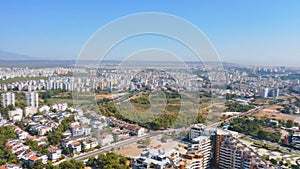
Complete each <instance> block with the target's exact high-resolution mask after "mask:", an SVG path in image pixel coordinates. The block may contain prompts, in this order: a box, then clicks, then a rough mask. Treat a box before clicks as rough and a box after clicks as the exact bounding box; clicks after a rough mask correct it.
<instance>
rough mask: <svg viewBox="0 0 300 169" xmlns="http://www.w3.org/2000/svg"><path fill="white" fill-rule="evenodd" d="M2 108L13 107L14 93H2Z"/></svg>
mask: <svg viewBox="0 0 300 169" xmlns="http://www.w3.org/2000/svg"><path fill="white" fill-rule="evenodd" d="M1 96H2V106H3V107H7V106H9V105H12V106H15V94H14V93H2V94H1Z"/></svg>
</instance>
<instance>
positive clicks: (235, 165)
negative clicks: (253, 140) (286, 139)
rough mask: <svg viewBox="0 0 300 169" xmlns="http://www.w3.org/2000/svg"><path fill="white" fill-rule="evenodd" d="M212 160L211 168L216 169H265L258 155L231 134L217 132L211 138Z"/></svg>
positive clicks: (265, 166) (265, 163)
mask: <svg viewBox="0 0 300 169" xmlns="http://www.w3.org/2000/svg"><path fill="white" fill-rule="evenodd" d="M212 140H213V151H212V152H213V158H212V161H211V162H212V164H211V168H218V169H227V168H231V169H240V168H243V169H253V168H256V169H266V168H268V164H267V162H265V161H264V160H263V159H262V158H261V157H260V156H259V155H258V154H256V153H255V152H254V151H253V150H251V149H250V148H248V147H247V146H246V145H245V144H243V143H242V142H240V141H239V139H237V138H236V137H234V136H233V135H232V133H230V132H227V131H223V130H217V131H216V132H215V135H214V136H213V137H212Z"/></svg>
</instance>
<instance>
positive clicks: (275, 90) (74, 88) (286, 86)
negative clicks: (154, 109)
mask: <svg viewBox="0 0 300 169" xmlns="http://www.w3.org/2000/svg"><path fill="white" fill-rule="evenodd" d="M195 65H197V64H194V63H193V64H192V65H191V66H190V67H192V68H191V69H190V70H189V72H186V71H184V69H182V68H180V67H176V68H174V67H173V68H159V69H158V68H155V67H152V68H151V69H150V68H149V69H145V70H143V71H142V69H141V67H139V66H136V67H134V66H132V67H131V68H130V69H129V68H127V69H122V71H119V70H118V69H113V67H115V66H116V65H111V64H109V65H102V66H101V68H99V69H97V68H95V66H89V67H88V68H87V67H80V68H78V67H77V68H76V67H71V66H70V67H49V68H34V67H32V68H30V67H27V68H25V69H24V68H13V67H3V68H1V72H0V75H1V77H0V79H1V84H0V89H1V103H2V104H1V122H0V124H1V126H2V127H1V133H3V134H2V135H1V137H3V138H2V139H1V140H2V143H1V146H2V147H1V151H2V152H1V153H6V154H9V156H3V157H1V165H3V166H6V168H39V167H40V168H43V167H46V168H70V166H69V165H72V164H71V163H73V162H74V161H73V162H71V161H72V160H76V163H80V164H78V165H77V166H76V167H79V168H81V167H83V166H91V167H95V166H97V165H101V164H100V161H101V158H105V156H103V155H102V153H106V154H107V153H111V154H110V155H112V156H115V157H114V158H117V159H116V160H121V159H122V160H124V161H122V162H121V161H120V162H119V163H120V164H118V165H120V166H115V165H116V164H114V163H109V161H107V163H109V164H107V165H110V166H111V167H113V168H118V167H119V168H134V169H135V168H188V169H193V168H297V167H298V163H299V161H300V156H299V151H300V150H299V148H300V134H299V133H300V131H299V124H300V116H299V113H300V112H299V107H300V102H299V93H300V84H299V79H298V77H299V76H300V75H299V71H300V70H299V69H296V68H288V67H249V66H248V67H245V66H238V65H233V64H232V65H230V64H228V65H226V64H225V67H224V70H225V74H224V76H226V79H227V81H226V83H225V84H224V86H221V85H220V84H219V85H209V84H211V83H210V81H214V79H213V77H209V74H208V73H207V71H206V69H205V67H204V66H203V65H202V66H201V64H199V66H195ZM74 72H77V73H80V76H76V73H74ZM158 90H159V91H162V92H164V93H165V94H167V95H168V96H170V97H167V102H168V103H172V104H170V105H169V104H167V105H166V111H165V112H164V113H163V114H159V115H158V116H159V117H157V118H156V119H154V120H153V121H150V122H146V123H142V122H141V121H134V120H133V119H132V118H131V117H130V115H127V114H123V113H122V112H120V111H121V110H120V109H118V108H117V106H116V105H118V104H121V103H122V102H125V103H126V102H130V103H132V104H133V105H134V107H135V110H138V111H140V112H141V113H140V114H142V115H143V116H146V117H144V118H150V116H151V113H149V114H143V113H142V112H144V111H145V110H146V109H148V108H149V106H150V107H151V106H153V105H151V104H150V101H149V99H150V100H151V96H150V95H149V94H150V93H151V92H154V91H158ZM195 91H199V93H198V94H197V95H198V97H199V96H200V103H198V104H199V105H200V107H199V109H198V110H196V111H195V112H194V110H190V111H191V112H193V113H196V114H197V116H196V117H197V119H196V120H194V121H191V122H190V123H189V122H187V123H183V122H182V121H181V122H180V124H181V125H176V124H175V123H176V122H175V121H174V118H176V117H177V118H181V117H179V116H177V115H178V114H176V112H178V105H176V104H178V100H180V97H178V95H179V96H180V95H185V94H188V93H189V92H195ZM212 92H213V93H214V94H215V95H214V96H213V95H211V94H212ZM76 94H79V97H76V99H77V100H74V97H72V96H74V95H76ZM91 96H92V98H93V99H92V100H96V102H97V104H96V106H93V105H91V104H90V101H91V100H89V98H91ZM191 97H193V96H191ZM213 97H215V98H226V101H225V102H218V101H216V102H215V101H214V102H211V101H212V100H217V99H212V98H213ZM87 98H88V99H87ZM194 99H196V98H194ZM220 103H221V104H220ZM183 104H187V103H185V102H181V106H183ZM154 106H155V105H154ZM210 107H215V108H210ZM179 109H180V106H179ZM210 109H216V110H210ZM210 111H218V115H217V116H212V115H211V114H214V113H213V112H210ZM167 112H168V113H167ZM166 113H167V114H166ZM186 116H188V115H187V114H186ZM161 118H163V119H161ZM210 118H214V119H213V120H211V119H210ZM181 120H182V119H181ZM183 121H184V119H183ZM194 123H196V124H194ZM130 149H132V150H134V151H131V152H130V153H129V152H128V153H124V152H127V151H130ZM107 155H108V154H107ZM95 157H98V158H96V159H95ZM102 160H103V159H102ZM70 162H71V163H70ZM68 166H69V167H68Z"/></svg>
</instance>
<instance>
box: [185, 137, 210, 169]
mask: <svg viewBox="0 0 300 169" xmlns="http://www.w3.org/2000/svg"><path fill="white" fill-rule="evenodd" d="M188 152H189V153H194V154H197V155H199V154H201V155H202V158H201V160H202V163H199V165H200V164H201V165H200V166H198V167H199V168H200V169H206V168H210V157H211V152H212V147H211V140H210V136H199V137H197V138H194V139H193V140H192V143H191V144H190V145H189V146H188ZM196 168H197V167H196Z"/></svg>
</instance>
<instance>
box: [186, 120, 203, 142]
mask: <svg viewBox="0 0 300 169" xmlns="http://www.w3.org/2000/svg"><path fill="white" fill-rule="evenodd" d="M205 127H206V126H205V125H203V124H194V125H192V126H191V129H190V135H189V137H190V140H193V139H195V138H197V137H199V136H201V135H202V133H203V132H204V129H205Z"/></svg>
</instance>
